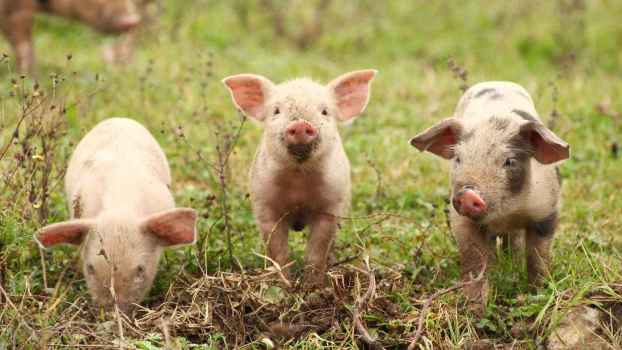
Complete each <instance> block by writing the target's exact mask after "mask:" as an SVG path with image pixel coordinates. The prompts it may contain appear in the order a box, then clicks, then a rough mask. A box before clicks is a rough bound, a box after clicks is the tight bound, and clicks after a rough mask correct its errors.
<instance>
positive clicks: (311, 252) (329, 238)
mask: <svg viewBox="0 0 622 350" xmlns="http://www.w3.org/2000/svg"><path fill="white" fill-rule="evenodd" d="M338 225H339V219H338V218H337V216H336V215H333V214H329V213H318V214H315V215H314V216H313V217H312V219H311V234H310V235H309V241H308V242H307V248H306V254H305V256H306V258H305V260H306V262H305V276H304V284H305V286H306V287H308V288H314V287H320V286H323V285H324V283H325V279H326V268H327V265H328V259H329V257H330V255H331V250H332V247H333V243H334V241H335V234H336V232H337V228H338Z"/></svg>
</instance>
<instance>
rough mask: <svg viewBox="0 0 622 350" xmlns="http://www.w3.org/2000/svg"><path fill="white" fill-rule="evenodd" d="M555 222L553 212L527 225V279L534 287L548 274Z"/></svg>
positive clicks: (555, 216)
mask: <svg viewBox="0 0 622 350" xmlns="http://www.w3.org/2000/svg"><path fill="white" fill-rule="evenodd" d="M557 221H558V220H557V212H553V213H552V214H550V215H549V216H547V217H546V218H544V219H542V220H539V221H534V222H532V223H530V224H529V225H527V229H526V235H525V238H526V240H525V243H526V244H525V248H526V250H527V277H528V279H529V284H530V285H532V286H534V287H537V286H538V285H540V284H541V283H542V280H543V279H544V277H546V275H548V273H549V270H548V269H549V260H550V257H549V256H550V251H551V243H552V242H553V236H554V234H555V229H556V228H557Z"/></svg>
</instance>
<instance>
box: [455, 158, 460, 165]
mask: <svg viewBox="0 0 622 350" xmlns="http://www.w3.org/2000/svg"><path fill="white" fill-rule="evenodd" d="M454 161H455V162H456V164H460V157H458V156H456V158H454Z"/></svg>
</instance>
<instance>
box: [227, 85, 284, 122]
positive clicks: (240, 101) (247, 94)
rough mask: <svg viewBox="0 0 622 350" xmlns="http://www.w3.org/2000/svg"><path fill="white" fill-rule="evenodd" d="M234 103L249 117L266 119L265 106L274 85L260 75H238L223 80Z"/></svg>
mask: <svg viewBox="0 0 622 350" xmlns="http://www.w3.org/2000/svg"><path fill="white" fill-rule="evenodd" d="M222 82H223V84H225V86H227V88H228V89H229V92H230V93H231V98H232V99H233V103H235V105H236V106H237V107H238V108H239V109H240V110H241V111H242V113H244V115H246V116H248V117H252V118H255V119H257V120H263V119H264V118H265V104H266V101H267V99H268V96H269V95H270V92H271V90H272V88H273V87H274V84H273V83H272V82H271V81H270V80H268V79H267V78H264V77H262V76H260V75H255V74H238V75H232V76H230V77H227V78H225V79H223V80H222Z"/></svg>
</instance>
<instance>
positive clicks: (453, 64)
mask: <svg viewBox="0 0 622 350" xmlns="http://www.w3.org/2000/svg"><path fill="white" fill-rule="evenodd" d="M271 3H272V2H271V1H243V0H236V1H216V0H214V1H207V0H204V1H199V0H193V1H183V2H182V1H179V2H176V1H167V2H163V3H162V9H161V10H162V11H161V13H160V14H159V15H158V16H157V17H156V18H154V20H153V22H152V23H150V24H149V25H148V26H147V27H146V28H144V30H143V31H142V32H141V33H140V34H139V35H138V40H137V47H136V52H135V55H134V57H133V59H132V60H131V62H130V63H128V64H126V65H106V64H105V63H104V62H103V60H102V58H101V55H100V47H101V45H102V44H104V43H111V42H113V41H114V40H116V39H115V38H114V37H112V38H111V37H104V36H102V35H100V34H97V33H95V32H93V31H91V30H90V29H88V28H87V27H85V26H82V25H79V24H76V23H73V22H67V21H65V20H63V19H59V18H53V17H46V16H39V17H38V18H37V21H36V25H35V30H34V31H35V33H36V39H35V45H36V53H37V57H38V60H37V69H36V71H37V73H36V76H35V77H36V79H37V80H38V83H37V84H35V83H34V81H33V79H31V78H28V77H20V76H19V75H17V74H16V73H15V72H14V65H13V62H12V60H11V57H8V58H6V57H5V58H2V61H1V63H0V172H1V177H0V287H1V289H0V349H5V348H6V349H11V348H17V349H21V348H26V349H44V348H67V349H73V348H130V349H131V348H138V349H164V348H174V349H220V348H238V347H241V348H246V349H263V348H273V347H275V346H280V347H284V348H294V349H316V348H335V349H336V348H380V347H385V348H406V347H407V346H408V345H409V343H410V342H411V341H412V340H413V337H414V334H415V332H416V330H417V326H418V322H419V319H420V316H421V315H422V313H423V316H422V317H421V320H422V321H423V323H422V327H423V328H422V334H421V337H420V338H419V339H418V342H417V344H416V345H415V348H420V349H453V348H473V349H493V348H503V349H512V348H513V349H543V348H546V346H550V344H548V340H549V336H550V335H551V334H552V333H553V332H554V331H555V329H557V327H559V325H560V324H561V323H562V322H563V321H564V319H565V318H566V317H567V315H568V313H569V312H570V311H571V310H573V309H574V308H575V307H577V306H578V305H588V306H589V308H590V309H595V310H602V311H603V315H604V314H605V313H606V312H610V313H612V314H613V316H616V315H617V317H618V319H617V320H616V317H612V318H611V319H610V317H608V318H601V320H603V322H602V324H601V325H600V326H599V327H597V331H596V334H595V336H597V337H598V338H600V339H601V343H599V344H600V345H599V346H602V348H603V349H604V348H608V349H620V348H622V332H621V331H620V323H619V322H621V321H622V320H621V319H619V317H620V315H621V312H620V310H622V264H621V262H622V196H620V192H621V190H620V189H621V188H622V158H621V157H622V155H621V154H620V153H619V152H620V151H619V146H618V145H619V144H620V142H622V136H621V135H622V84H621V83H620V77H621V76H622V46H621V45H622V44H621V40H622V26H620V18H619V14H620V13H621V12H622V3H619V2H616V1H606V0H601V1H598V0H594V1H589V0H585V1H582V0H556V1H547V2H542V1H531V0H529V1H513V2H505V1H487V2H479V1H465V2H453V1H407V0H403V1H402V0H399V1H398V0H396V1H387V2H381V1H380V2H377V1H371V0H357V1H347V2H346V1H332V2H331V1H322V0H314V1H301V0H292V1H291V3H290V4H289V5H286V3H287V2H285V1H283V2H278V1H277V2H276V3H277V4H280V5H279V6H281V5H282V6H283V7H286V8H287V9H288V10H287V11H283V12H279V10H278V9H277V10H275V9H270V8H269V6H268V5H269V4H271ZM277 7H278V6H277ZM0 52H6V53H7V54H8V55H9V56H11V55H12V52H11V50H10V47H9V46H8V44H7V43H6V41H0ZM364 68H375V69H378V71H379V74H378V76H377V77H376V79H375V80H374V82H373V87H372V96H371V100H370V103H369V106H368V108H367V110H366V111H365V113H364V115H362V116H361V117H360V118H358V119H357V120H355V121H354V122H353V123H352V124H351V125H344V126H342V128H341V136H342V138H343V140H344V146H345V149H346V152H347V154H348V156H349V158H350V161H351V163H352V181H353V194H352V210H351V214H350V216H349V217H348V218H347V219H346V220H344V222H343V224H342V228H341V230H340V232H339V233H338V237H337V242H336V253H337V260H338V264H337V265H335V266H333V267H332V268H331V271H330V274H329V275H330V279H331V285H330V287H329V288H326V289H323V290H320V291H314V292H308V291H303V290H301V289H300V288H298V287H297V284H296V283H294V284H293V286H292V287H290V288H288V287H286V286H284V285H283V283H282V282H281V281H280V279H279V277H278V274H275V273H272V272H270V271H271V270H269V268H270V267H271V264H270V262H268V261H267V260H266V259H264V257H263V256H264V254H265V248H264V246H263V244H262V241H261V239H260V235H259V233H258V230H257V228H256V226H255V223H254V219H253V216H252V213H251V210H250V202H249V198H248V195H247V193H248V184H247V183H248V177H247V174H248V167H249V164H250V162H251V160H252V157H253V155H254V152H255V149H256V146H257V144H258V142H259V139H260V137H261V133H262V129H261V126H260V125H258V124H256V123H252V122H246V121H243V118H242V117H241V116H240V115H239V113H237V112H236V110H235V108H234V106H233V104H232V102H231V99H230V97H229V94H228V92H227V91H226V89H225V87H224V86H223V85H222V84H221V82H220V81H221V79H222V78H224V77H226V76H228V75H231V74H237V73H246V72H252V73H257V74H262V75H264V76H267V77H270V78H271V79H273V80H274V81H276V82H279V81H284V80H287V79H290V78H294V77H298V76H310V77H313V78H314V79H317V80H318V81H321V82H328V81H330V80H331V79H333V78H334V77H336V76H338V75H340V74H342V73H344V72H347V71H351V70H355V69H364ZM485 80H511V81H515V82H517V83H519V84H521V85H523V86H524V87H525V88H526V89H527V90H528V91H529V92H530V93H531V95H532V97H533V98H534V101H535V103H536V107H537V109H538V110H539V113H540V115H541V117H542V118H543V120H544V121H545V123H547V124H548V125H549V126H551V128H552V129H553V130H554V131H555V132H556V133H557V134H558V135H560V136H561V137H562V138H563V139H565V140H566V141H568V143H569V144H570V145H571V154H572V156H571V159H569V160H568V161H566V162H565V163H563V165H562V166H561V174H562V178H563V186H564V187H563V203H564V204H563V209H562V212H561V221H560V226H559V229H558V231H557V234H556V239H555V241H554V244H553V259H552V268H551V275H550V276H549V277H548V278H547V280H546V284H545V286H544V287H543V288H541V289H539V290H537V291H532V290H530V289H529V288H528V285H527V280H526V272H525V270H526V268H525V267H524V264H523V263H521V262H522V261H523V260H520V256H508V255H507V254H501V253H500V254H499V256H498V259H497V262H496V263H495V264H494V266H492V267H491V271H490V278H491V288H492V289H491V296H490V300H489V304H488V307H487V311H486V313H485V314H484V315H482V316H481V317H480V316H477V315H474V314H472V313H471V312H469V311H468V308H467V305H466V301H465V299H464V297H463V295H462V293H461V291H460V289H459V288H457V289H456V290H452V291H448V292H447V293H444V294H443V295H439V296H438V297H434V298H430V296H431V295H432V294H434V293H435V292H438V291H441V290H443V289H445V288H452V287H453V286H455V287H459V286H458V285H456V283H458V282H459V278H458V277H459V264H458V253H457V247H456V243H455V240H454V238H453V237H452V235H451V232H450V230H449V227H448V225H447V222H446V220H447V219H446V214H445V208H446V207H447V197H448V191H449V188H448V165H447V163H446V162H444V161H442V160H440V159H439V158H435V157H433V156H432V155H430V154H429V153H420V152H418V151H417V150H415V149H414V148H412V147H411V146H410V145H409V143H408V140H409V139H410V137H412V136H414V135H415V134H416V133H418V132H419V131H421V130H423V129H424V128H427V127H428V126H430V125H432V124H433V123H434V122H436V121H438V120H440V119H441V118H444V117H447V116H450V115H451V113H452V112H453V109H454V107H455V104H456V103H457V101H458V98H459V97H460V95H461V93H462V91H463V90H462V89H463V88H464V87H465V86H469V85H472V84H474V83H476V82H479V81H485ZM114 116H127V117H131V118H134V119H136V120H138V121H140V122H141V123H143V124H144V125H145V126H146V127H147V128H148V129H149V130H150V131H151V132H152V133H153V134H154V136H155V137H156V138H157V140H158V141H159V142H160V144H161V146H162V148H163V149H164V151H165V153H166V154H167V157H168V159H169V162H170V165H171V172H172V174H173V192H174V194H175V197H176V202H177V205H178V206H189V207H194V208H196V209H197V210H198V211H199V212H200V214H201V218H200V220H199V225H198V227H199V233H200V237H199V239H198V242H197V244H196V245H195V246H193V247H186V248H182V249H178V250H169V251H167V252H166V254H165V256H164V258H163V259H162V260H161V262H160V270H159V272H158V275H157V279H156V283H155V285H154V287H153V288H152V290H151V292H150V294H149V297H148V298H147V300H146V301H145V302H144V305H143V307H141V308H138V309H137V310H136V311H135V312H134V314H133V315H132V317H124V316H123V315H119V314H115V313H105V312H103V311H102V310H99V309H98V308H97V307H95V306H94V305H92V303H91V302H90V298H89V295H88V292H87V290H86V285H85V282H84V279H83V277H82V273H81V271H80V268H79V264H78V253H77V249H75V248H72V247H62V248H56V249H52V250H48V251H43V250H40V249H39V248H38V246H37V245H36V244H35V243H34V241H33V239H32V235H33V233H34V232H36V230H37V229H39V228H40V227H42V226H43V225H45V224H46V223H52V222H59V221H63V220H66V219H67V218H68V210H67V203H66V201H65V198H64V196H63V184H62V176H63V173H64V170H65V169H64V168H65V166H66V163H67V160H68V157H69V156H70V155H71V152H72V149H73V147H74V146H75V144H76V143H77V142H78V141H79V140H80V138H81V137H82V136H83V135H84V134H85V133H86V132H87V131H88V130H89V129H90V128H92V127H93V126H94V125H95V124H96V123H97V122H98V121H101V120H103V119H105V118H109V117H114ZM20 123H21V124H20ZM305 241H306V233H304V232H303V233H291V234H290V246H291V249H292V257H293V259H294V264H293V270H294V276H295V277H296V278H299V277H300V276H301V274H300V272H301V269H302V261H303V255H304V243H305ZM366 261H368V264H366ZM369 271H371V273H370V272H369ZM370 276H373V278H372V277H370ZM374 282H375V283H374ZM370 288H371V290H370ZM426 301H429V302H430V305H429V308H428V309H425V310H424V304H425V303H426ZM612 310H613V311H612ZM616 310H617V311H616ZM605 319H606V320H605ZM357 324H358V327H357ZM365 331H367V332H368V335H364V333H365ZM604 343H606V344H608V345H604ZM90 346H91V347H90ZM594 348H596V347H594Z"/></svg>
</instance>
